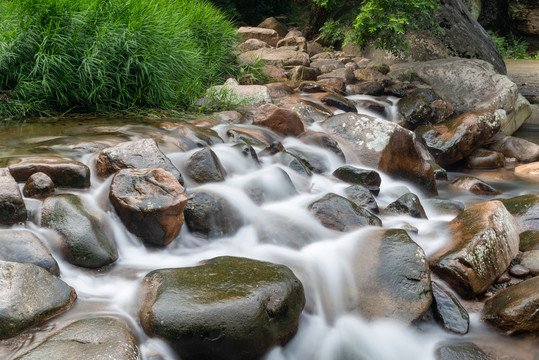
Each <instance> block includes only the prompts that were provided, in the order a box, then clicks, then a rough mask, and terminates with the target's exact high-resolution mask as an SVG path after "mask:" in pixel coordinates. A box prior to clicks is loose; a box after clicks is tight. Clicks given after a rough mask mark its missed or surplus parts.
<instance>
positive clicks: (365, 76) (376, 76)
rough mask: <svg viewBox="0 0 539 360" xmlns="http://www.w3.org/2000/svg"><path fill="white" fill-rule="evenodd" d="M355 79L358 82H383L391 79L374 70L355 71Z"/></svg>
mask: <svg viewBox="0 0 539 360" xmlns="http://www.w3.org/2000/svg"><path fill="white" fill-rule="evenodd" d="M354 77H355V78H356V80H358V81H376V82H380V83H381V82H383V81H384V80H389V77H387V76H385V75H384V74H382V73H381V72H379V71H376V70H373V69H358V70H355V71H354Z"/></svg>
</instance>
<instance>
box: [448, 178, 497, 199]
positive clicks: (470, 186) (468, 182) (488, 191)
mask: <svg viewBox="0 0 539 360" xmlns="http://www.w3.org/2000/svg"><path fill="white" fill-rule="evenodd" d="M451 187H453V188H455V189H461V190H466V191H469V192H471V193H474V194H476V195H497V194H500V191H498V190H496V189H495V188H494V187H492V186H491V185H489V184H487V183H486V182H484V181H483V180H481V179H478V178H476V177H473V176H459V177H457V178H455V179H454V180H453V181H452V182H451Z"/></svg>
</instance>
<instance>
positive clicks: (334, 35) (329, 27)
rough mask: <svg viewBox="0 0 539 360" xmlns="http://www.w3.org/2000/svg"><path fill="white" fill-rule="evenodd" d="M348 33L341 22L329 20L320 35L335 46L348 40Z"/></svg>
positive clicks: (321, 29)
mask: <svg viewBox="0 0 539 360" xmlns="http://www.w3.org/2000/svg"><path fill="white" fill-rule="evenodd" d="M347 31H348V29H347V28H346V26H345V25H344V24H343V23H342V22H341V21H339V20H337V21H335V20H333V19H329V20H328V21H326V22H325V23H324V26H322V27H321V28H320V35H322V39H324V40H325V41H326V42H328V43H330V44H335V43H337V42H339V41H343V40H344V39H345V38H346V33H347Z"/></svg>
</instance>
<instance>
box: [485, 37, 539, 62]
mask: <svg viewBox="0 0 539 360" xmlns="http://www.w3.org/2000/svg"><path fill="white" fill-rule="evenodd" d="M488 33H489V35H490V37H491V38H492V40H494V43H495V44H496V47H497V48H498V51H499V52H500V55H501V56H502V57H503V58H504V59H535V60H539V52H537V53H536V54H535V56H531V55H530V54H528V52H527V49H528V47H529V44H528V42H527V41H526V40H524V39H523V38H521V37H519V36H517V35H514V34H513V33H509V34H508V35H506V36H505V37H504V36H500V35H498V34H497V33H495V32H493V31H490V30H489V31H488Z"/></svg>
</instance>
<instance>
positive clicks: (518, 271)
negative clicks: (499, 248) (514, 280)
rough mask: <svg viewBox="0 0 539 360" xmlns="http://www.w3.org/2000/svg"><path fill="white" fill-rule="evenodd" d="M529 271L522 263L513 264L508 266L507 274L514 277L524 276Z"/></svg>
mask: <svg viewBox="0 0 539 360" xmlns="http://www.w3.org/2000/svg"><path fill="white" fill-rule="evenodd" d="M529 273H530V269H528V268H527V267H525V266H522V265H518V264H517V265H513V266H511V267H510V268H509V274H511V275H513V276H515V277H524V276H527V275H528V274H529Z"/></svg>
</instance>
